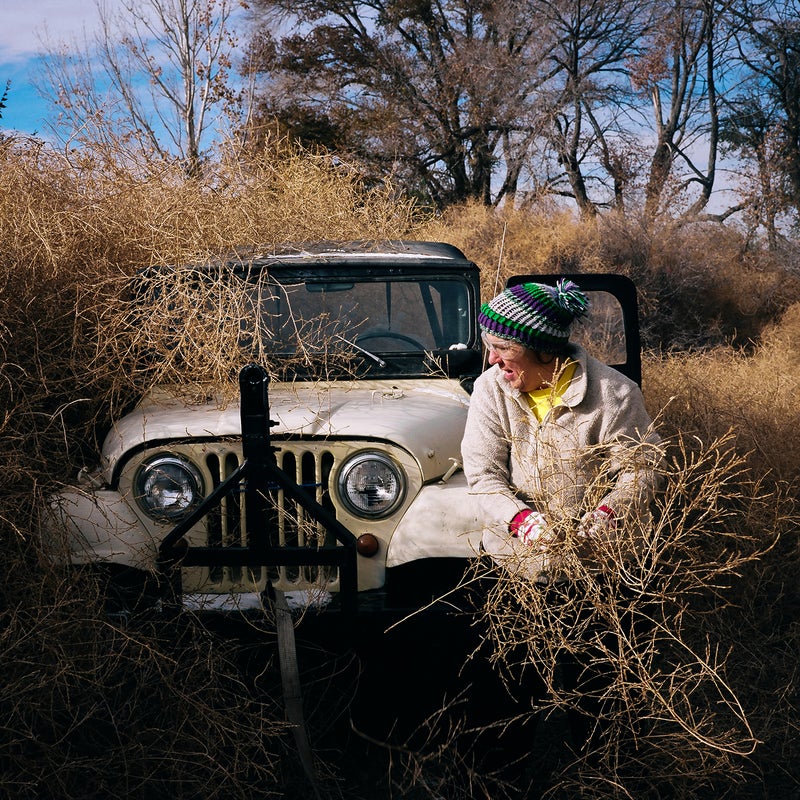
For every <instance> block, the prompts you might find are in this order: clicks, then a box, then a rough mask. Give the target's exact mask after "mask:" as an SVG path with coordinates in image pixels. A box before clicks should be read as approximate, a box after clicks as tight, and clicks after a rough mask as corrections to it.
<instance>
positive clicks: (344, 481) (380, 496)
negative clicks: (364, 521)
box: [338, 450, 406, 518]
mask: <svg viewBox="0 0 800 800" xmlns="http://www.w3.org/2000/svg"><path fill="white" fill-rule="evenodd" d="M338 487H339V497H340V498H341V500H342V503H344V505H345V506H346V507H347V509H348V510H349V511H351V512H352V513H353V514H355V515H356V516H359V517H371V518H379V517H385V516H388V515H389V514H391V513H392V511H394V510H395V509H396V508H397V506H399V505H400V503H402V502H403V497H404V496H405V493H406V478H405V475H404V474H403V471H402V469H401V468H400V467H399V466H398V465H397V464H395V462H394V461H392V459H391V458H389V457H388V456H387V455H384V454H383V453H380V452H377V451H371V450H370V451H366V452H363V453H358V454H357V455H355V456H353V457H352V458H350V459H348V460H347V461H345V463H344V464H343V465H342V468H341V470H340V471H339V480H338Z"/></svg>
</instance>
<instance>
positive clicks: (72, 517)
mask: <svg viewBox="0 0 800 800" xmlns="http://www.w3.org/2000/svg"><path fill="white" fill-rule="evenodd" d="M45 527H46V529H48V530H49V532H51V533H52V534H54V536H53V538H54V540H55V541H59V540H61V541H63V542H64V545H65V551H66V560H68V561H69V562H70V563H72V564H92V563H96V562H98V561H99V562H111V563H115V564H124V565H127V566H131V567H136V568H137V569H142V570H153V569H155V563H156V555H157V544H156V542H155V540H154V539H153V536H152V535H151V534H150V533H149V532H148V531H147V530H146V529H145V528H144V526H143V525H142V524H141V522H140V521H139V519H138V518H137V516H136V514H134V512H133V510H132V509H131V507H130V506H129V505H128V504H127V503H126V502H125V501H124V500H123V498H122V496H121V495H120V494H119V493H118V492H114V491H110V490H103V489H100V490H94V491H81V490H80V489H65V490H64V491H62V492H60V493H59V494H57V495H55V496H54V497H52V498H51V499H50V502H49V504H48V509H47V515H46V518H45Z"/></svg>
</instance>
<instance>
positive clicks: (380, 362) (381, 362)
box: [336, 333, 386, 369]
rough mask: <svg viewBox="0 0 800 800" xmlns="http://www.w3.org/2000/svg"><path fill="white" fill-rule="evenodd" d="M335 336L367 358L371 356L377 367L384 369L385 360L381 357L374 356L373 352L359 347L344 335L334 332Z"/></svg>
mask: <svg viewBox="0 0 800 800" xmlns="http://www.w3.org/2000/svg"><path fill="white" fill-rule="evenodd" d="M336 338H337V339H339V340H341V341H343V342H344V343H345V344H349V345H350V347H352V348H354V349H355V350H358V352H359V353H361V354H362V355H365V356H366V357H367V358H371V359H372V360H373V361H374V362H375V363H376V364H377V365H378V366H379V367H382V368H384V369H385V368H386V362H385V361H384V360H383V359H382V358H379V357H378V356H376V355H375V353H370V351H369V350H365V349H364V348H363V347H359V346H358V345H357V344H356V343H355V342H351V341H350V340H349V339H345V338H344V336H342V335H341V334H339V333H337V334H336Z"/></svg>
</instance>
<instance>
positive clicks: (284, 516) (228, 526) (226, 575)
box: [193, 442, 339, 590]
mask: <svg viewBox="0 0 800 800" xmlns="http://www.w3.org/2000/svg"><path fill="white" fill-rule="evenodd" d="M276 446H277V447H278V448H279V449H278V452H277V453H276V459H277V463H278V466H279V467H280V468H281V469H282V470H283V471H284V472H285V473H286V474H287V475H288V476H289V477H290V478H293V479H294V480H295V481H296V482H297V483H298V484H299V485H300V486H302V487H303V488H304V489H305V490H306V492H308V493H309V494H310V495H311V496H312V497H313V498H314V499H315V500H316V501H317V502H318V503H319V504H320V505H322V506H323V507H325V508H326V509H328V510H329V511H330V512H331V513H333V514H335V513H336V509H335V507H334V504H333V502H332V500H331V497H330V492H329V482H330V475H331V472H332V471H333V468H334V464H335V458H334V455H333V453H332V452H330V450H329V449H326V448H325V447H324V446H320V447H319V448H317V449H311V448H309V447H308V443H307V442H303V443H299V442H298V443H285V442H284V443H281V444H280V445H277V444H276ZM241 460H242V456H241V450H240V449H238V448H236V447H235V446H234V445H230V446H228V447H224V446H220V447H213V446H212V448H211V449H210V450H209V449H206V452H205V456H204V460H203V462H202V463H203V468H204V470H205V472H206V477H207V479H208V486H209V491H211V490H213V489H215V488H216V487H217V486H219V484H220V483H222V481H224V480H225V479H226V478H227V477H228V476H230V475H231V474H232V473H233V472H234V471H235V470H236V469H237V468H238V467H239V465H240V463H241ZM270 500H271V501H272V506H273V514H272V520H271V521H270V522H267V521H265V523H266V524H268V527H269V528H270V529H271V535H272V536H273V541H272V542H271V544H272V545H274V546H295V547H310V548H317V547H321V546H323V545H334V544H335V542H336V540H335V537H333V536H332V535H331V534H328V533H327V532H326V530H325V528H324V527H323V526H322V525H320V524H319V523H317V522H315V521H314V520H313V519H311V518H310V517H309V515H308V514H307V513H306V512H305V511H304V509H303V508H301V507H300V506H299V505H298V504H297V503H296V502H295V501H294V500H292V499H291V498H290V497H287V496H285V494H284V492H283V491H282V490H279V489H277V488H276V489H274V490H273V491H271V492H270ZM204 526H205V531H204V535H205V543H204V544H205V545H206V546H208V547H232V546H245V545H247V544H248V542H247V541H246V540H245V535H246V534H245V508H244V492H243V491H241V490H240V491H239V492H238V493H230V494H228V495H227V496H225V497H223V498H222V501H221V503H220V505H219V506H218V507H217V508H216V509H214V510H213V511H212V513H210V514H209V515H208V516H207V517H206V518H205V522H204ZM202 536H203V533H199V536H198V535H197V534H195V536H193V539H194V541H195V542H196V543H198V544H200V543H201V542H198V541H197V538H199V537H202ZM245 573H248V574H245ZM267 577H269V578H270V580H272V582H273V583H274V584H275V585H276V586H278V587H280V588H284V589H290V588H303V587H307V586H309V585H311V586H315V587H318V588H325V589H331V590H335V589H336V588H337V587H336V584H337V583H338V578H339V576H338V570H337V569H336V568H335V567H326V566H300V567H295V566H281V567H270V568H269V569H267V568H262V569H261V571H260V574H258V571H254V570H252V569H248V568H246V567H236V566H232V567H229V566H224V567H223V566H215V567H211V568H209V570H208V578H209V580H210V582H211V584H212V585H213V586H214V587H215V588H217V587H223V586H224V587H226V588H227V587H228V586H230V585H231V584H242V583H250V582H256V583H258V584H259V586H263V585H264V584H265V581H266V578H267Z"/></svg>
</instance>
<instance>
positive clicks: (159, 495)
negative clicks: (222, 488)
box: [134, 454, 203, 521]
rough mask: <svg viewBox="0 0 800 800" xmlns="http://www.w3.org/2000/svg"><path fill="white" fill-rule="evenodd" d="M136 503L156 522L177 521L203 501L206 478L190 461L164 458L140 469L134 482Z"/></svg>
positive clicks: (149, 462)
mask: <svg viewBox="0 0 800 800" xmlns="http://www.w3.org/2000/svg"><path fill="white" fill-rule="evenodd" d="M134 492H135V497H136V502H137V503H138V504H139V507H140V508H141V509H142V511H144V512H145V514H147V515H148V516H150V517H152V518H153V519H156V520H162V521H170V520H177V519H180V518H181V517H184V516H186V515H187V514H189V513H190V512H191V511H193V510H194V509H195V508H196V507H197V506H198V505H199V504H200V501H201V500H202V499H203V478H202V476H201V475H200V472H199V470H198V469H197V467H195V465H194V464H192V463H191V461H188V460H186V459H185V458H181V457H180V456H174V455H169V454H164V455H160V456H156V457H155V458H151V459H150V460H149V461H146V462H145V463H144V464H142V466H141V467H139V471H138V472H137V473H136V478H135V479H134Z"/></svg>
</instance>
